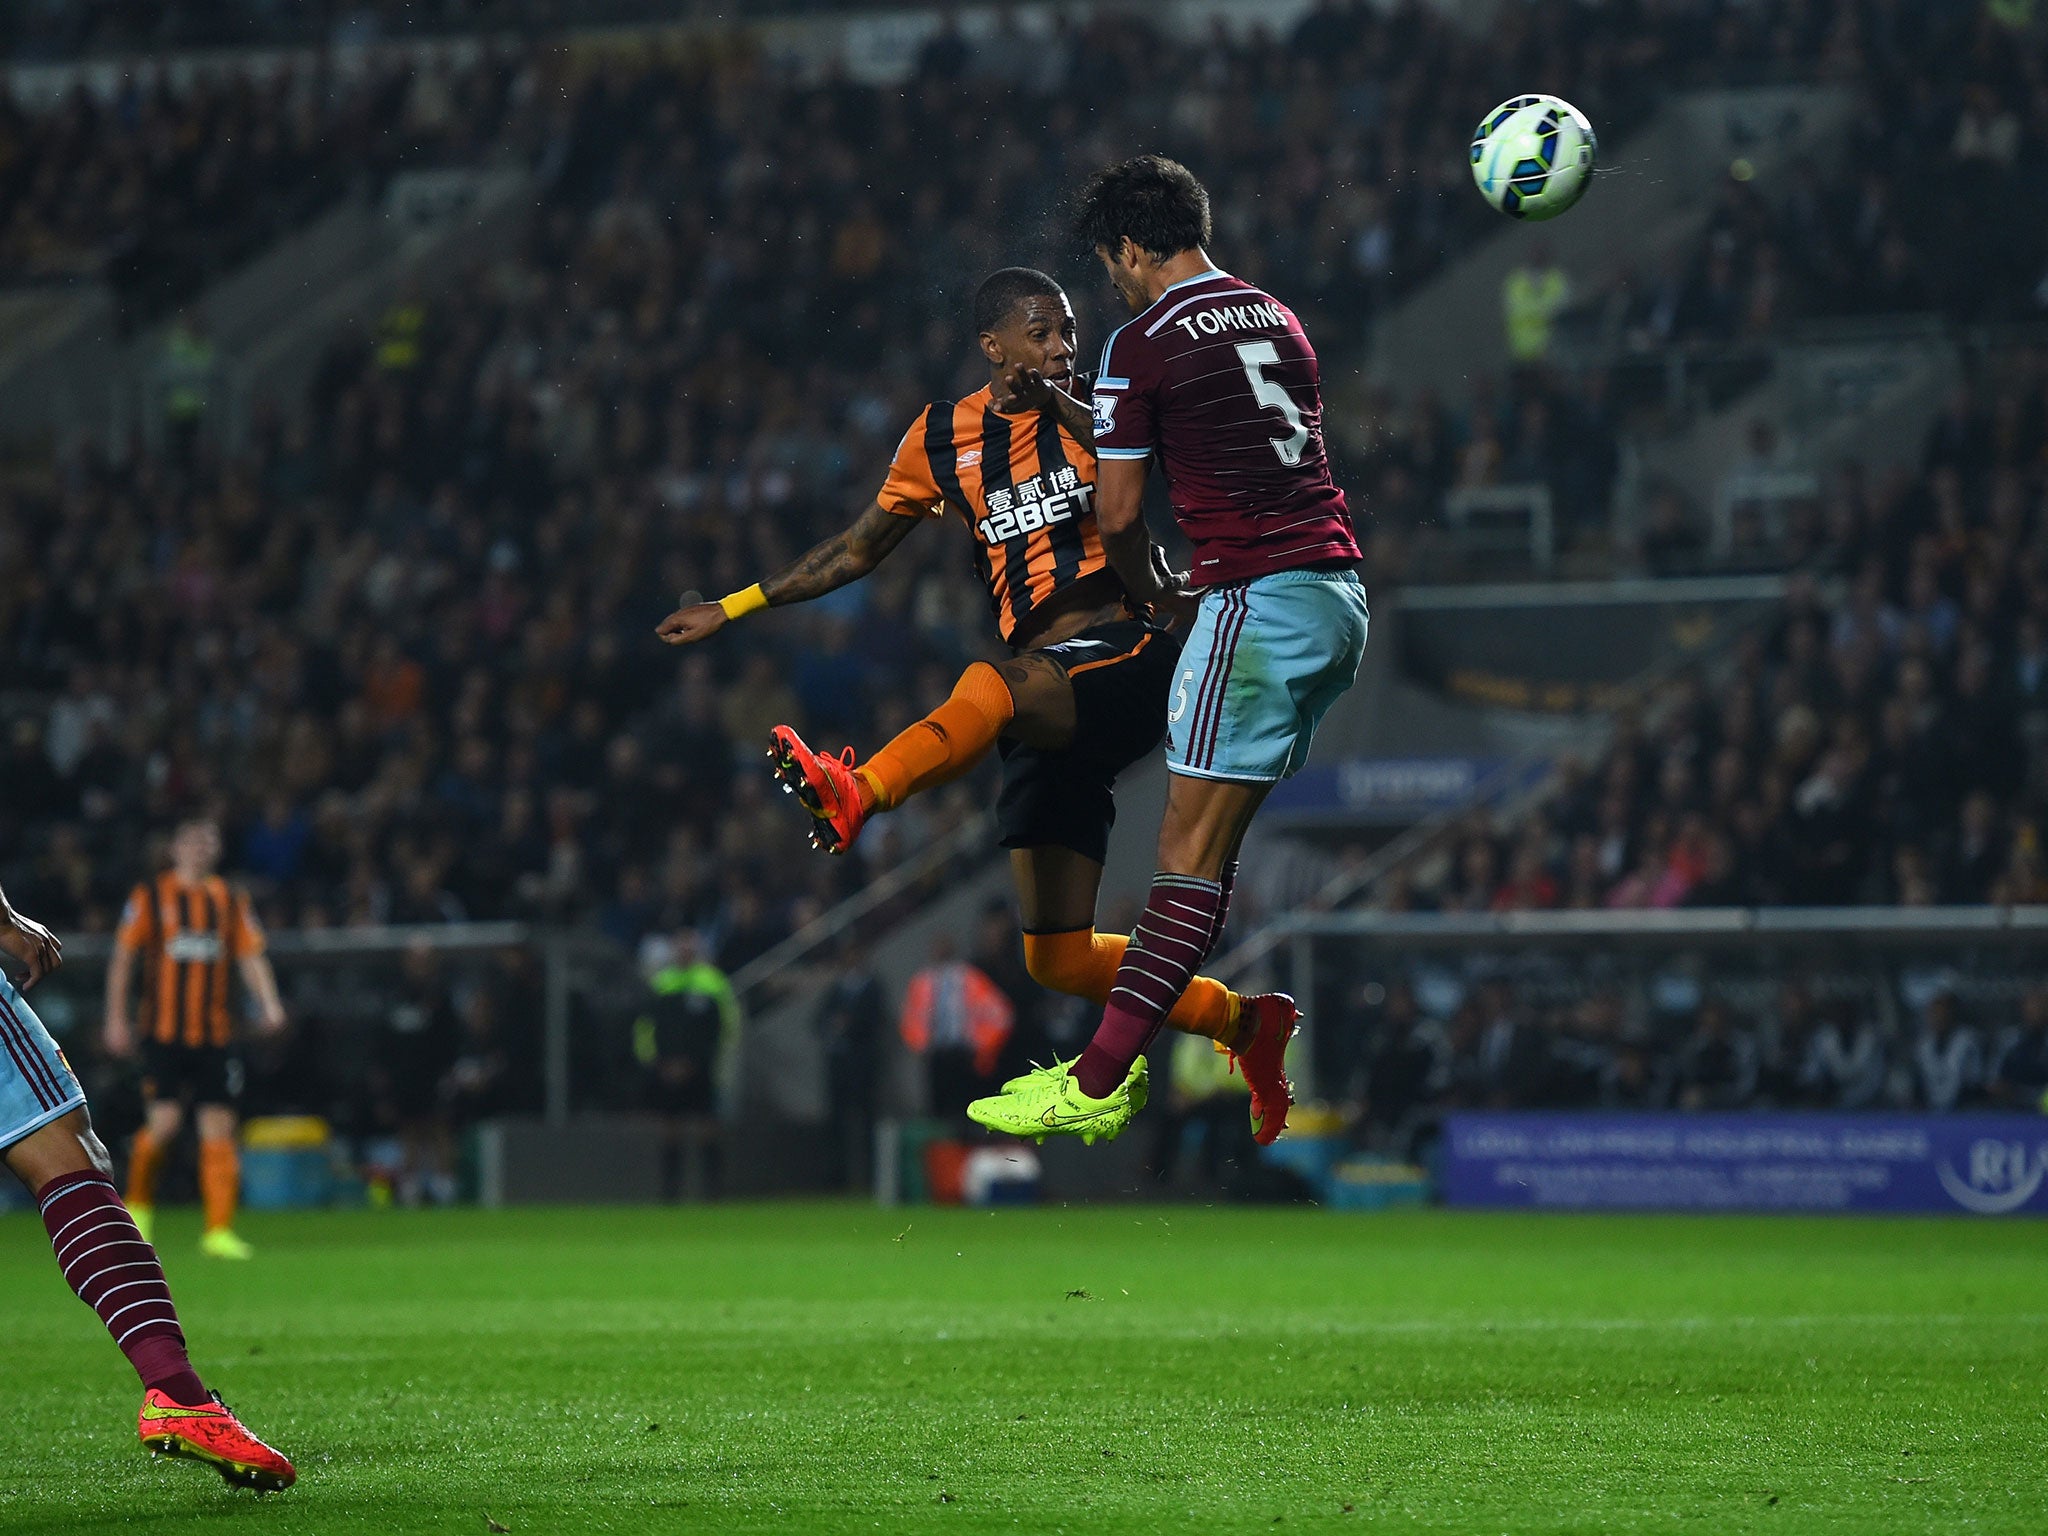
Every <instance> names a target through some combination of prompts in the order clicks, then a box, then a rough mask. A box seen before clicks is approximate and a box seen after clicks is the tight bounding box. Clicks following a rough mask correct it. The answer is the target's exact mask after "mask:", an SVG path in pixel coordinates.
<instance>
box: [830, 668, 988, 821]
mask: <svg viewBox="0 0 2048 1536" xmlns="http://www.w3.org/2000/svg"><path fill="white" fill-rule="evenodd" d="M1016 718H1017V705H1016V701H1015V700H1013V699H1012V698H1011V697H1010V686H1009V684H1007V683H1005V682H1004V681H1003V674H1002V673H1000V672H998V671H997V670H996V669H995V668H994V667H992V666H990V665H989V664H988V663H987V662H985V661H977V662H976V663H975V664H974V665H973V666H971V667H969V668H968V669H967V670H966V671H965V672H962V673H961V674H960V681H959V682H957V683H955V684H954V685H953V696H952V697H951V698H950V699H948V700H946V702H945V703H943V704H941V705H940V706H939V707H938V708H937V709H935V710H933V711H932V712H931V713H930V714H928V715H926V716H925V717H924V718H923V719H922V720H920V721H918V722H917V724H915V725H913V726H911V727H910V729H908V730H907V731H904V732H903V733H902V734H901V735H899V736H898V737H897V738H896V739H895V740H894V741H892V742H890V743H889V744H888V745H887V746H886V747H883V748H882V749H881V750H880V751H879V752H877V753H875V755H874V756H873V757H870V758H869V759H868V760H867V761H866V762H864V763H862V764H861V765H860V766H859V767H858V768H856V769H854V771H853V773H854V777H855V778H856V779H857V780H858V781H859V782H860V786H861V801H862V805H861V809H862V810H867V811H892V810H894V809H895V808H896V807H897V806H899V805H901V804H902V803H903V802H904V801H906V800H908V799H909V798H910V797H911V796H912V795H915V794H921V793H923V792H924V791H925V790H927V789H936V788H938V786H939V785H941V784H950V783H952V782H953V780H955V779H957V778H959V777H960V775H962V774H963V773H966V772H967V771H968V770H969V769H970V768H972V767H973V766H974V765H975V764H976V763H978V762H980V761H981V759H982V756H983V754H985V753H986V752H987V751H988V749H989V748H990V747H992V746H994V745H995V744H996V738H997V737H998V736H1000V735H1002V734H1003V727H1004V726H1006V725H1008V724H1009V723H1010V722H1011V721H1012V720H1014V719H1016Z"/></svg>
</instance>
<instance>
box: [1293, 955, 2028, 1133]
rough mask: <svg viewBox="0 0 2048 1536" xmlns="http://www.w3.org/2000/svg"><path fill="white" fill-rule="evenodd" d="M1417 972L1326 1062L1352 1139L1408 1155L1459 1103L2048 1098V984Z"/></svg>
mask: <svg viewBox="0 0 2048 1536" xmlns="http://www.w3.org/2000/svg"><path fill="white" fill-rule="evenodd" d="M1411 969H1412V972H1414V973H1415V974H1410V975H1406V976H1403V977H1402V978H1401V979H1397V980H1394V981H1393V982H1392V983H1391V984H1382V983H1380V982H1377V981H1375V982H1368V983H1363V984H1356V985H1354V986H1352V987H1351V988H1350V989H1349V992H1348V994H1347V996H1346V998H1345V1002H1344V1006H1343V1008H1342V1011H1341V1014H1340V1016H1339V1018H1338V1019H1336V1020H1333V1022H1336V1023H1338V1024H1339V1025H1340V1030H1339V1033H1338V1039H1337V1042H1336V1044H1335V1046H1334V1047H1333V1048H1332V1049H1331V1050H1330V1051H1329V1052H1327V1053H1326V1054H1327V1057H1328V1065H1329V1068H1330V1069H1331V1076H1330V1077H1329V1078H1328V1079H1327V1081H1329V1082H1331V1083H1332V1084H1333V1085H1335V1086H1336V1087H1337V1088H1338V1090H1339V1095H1338V1096H1339V1097H1341V1098H1342V1099H1343V1100H1344V1101H1345V1102H1347V1103H1348V1104H1349V1105H1350V1108H1351V1113H1352V1117H1353V1121H1354V1134H1356V1135H1358V1136H1359V1137H1360V1138H1361V1139H1362V1140H1365V1141H1367V1142H1371V1143H1373V1144H1376V1145H1380V1146H1391V1147H1395V1148H1398V1149H1400V1150H1403V1151H1411V1150H1413V1149H1414V1147H1415V1146H1416V1145H1417V1144H1418V1143H1419V1142H1421V1141H1425V1140H1426V1139H1427V1138H1428V1137H1429V1136H1430V1135H1431V1134H1432V1132H1433V1127H1434V1124H1435V1121H1436V1119H1437V1117H1438V1116H1440V1115H1442V1114H1443V1113H1445V1112H1446V1111H1450V1110H1456V1109H1596V1108H1597V1109H1637V1110H1643V1109H1684V1110H1728V1109H1833V1110H1872V1109H1889V1108H1909V1109H1926V1110H1934V1111H1938V1112H1944V1113H1945V1112H1948V1111H1953V1110H1971V1109H2008V1110H2017V1111H2020V1112H2022V1113H2026V1112H2031V1111H2035V1110H2038V1109H2040V1108H2041V1107H2042V1103H2043V1095H2044V1093H2048V986H2042V985H2035V986H2034V987H2033V988H2032V989H2031V990H2029V991H2027V992H2025V993H2023V994H2022V995H2020V996H2018V997H2007V996H2004V995H2003V994H2001V993H2000V992H1999V991H1998V989H1997V988H1995V987H1994V988H1990V989H1975V990H1968V989H1965V988H1964V987H1962V986H1959V985H1958V984H1957V982H1956V979H1955V978H1948V977H1937V978H1933V979H1931V980H1930V979H1929V978H1925V977H1922V978H1920V979H1919V982H1918V983H1912V979H1911V978H1909V977H1907V976H1905V975H1903V974H1901V975H1899V976H1895V977H1892V978H1889V980H1888V983H1887V984H1888V985H1891V986H1892V987H1893V989H1894V999H1895V1003H1894V1006H1893V1007H1892V1008H1891V1009H1886V1008H1884V1007H1882V1006H1881V1004H1880V1000H1879V998H1878V997H1877V996H1876V995H1875V994H1874V992H1873V991H1872V989H1871V987H1870V986H1869V985H1868V982H1869V978H1868V977H1867V976H1860V975H1859V976H1853V977H1841V976H1833V975H1828V974H1824V973H1816V974H1813V975H1801V976H1795V978H1794V979H1792V980H1790V981H1788V982H1785V983H1784V984H1782V985H1778V986H1775V987H1773V986H1770V985H1765V984H1758V985H1755V986H1750V987H1742V988H1730V989H1729V991H1730V992H1732V993H1735V994H1737V995H1736V996H1733V997H1731V996H1726V995H1722V994H1721V993H1718V992H1709V993H1707V994H1706V995H1704V996H1702V995H1700V992H1701V989H1700V987H1699V985H1698V983H1697V981H1696V980H1695V979H1694V978H1691V977H1686V976H1680V975H1673V976H1670V977H1666V978H1664V980H1665V982H1666V985H1665V986H1664V987H1661V988H1660V987H1656V986H1653V987H1649V988H1642V987H1631V986H1628V985H1624V984H1619V983H1613V984H1610V983H1608V982H1605V981H1603V980H1600V979H1599V978H1598V977H1597V976H1596V977H1595V978H1594V979H1593V980H1592V981H1591V982H1590V983H1588V982H1586V980H1585V978H1584V977H1583V976H1579V977H1572V976H1571V975H1570V969H1575V968H1567V969H1565V970H1559V971H1557V972H1556V973H1554V974H1551V975H1550V976H1549V977H1548V981H1549V983H1551V984H1550V985H1543V984H1540V983H1539V984H1536V985H1531V984H1530V983H1531V980H1532V978H1530V977H1528V976H1521V977H1517V976H1515V975H1513V974H1512V973H1509V974H1502V975H1499V976H1496V977H1494V978H1492V979H1486V980H1480V981H1477V982H1468V981H1467V980H1465V979H1460V978H1453V977H1451V976H1449V975H1447V974H1444V973H1442V972H1436V973H1433V974H1432V973H1430V972H1429V971H1428V970H1427V968H1425V967H1420V966H1417V967H1413V968H1411ZM1979 992H1984V993H1985V994H1986V995H1981V996H1980V995H1977V994H1978V993H1979ZM1674 993H1677V994H1683V996H1676V995H1673V994H1674ZM1660 994H1662V995H1660ZM1660 1004H1662V1006H1660ZM1888 1013H1890V1014H1896V1015H1897V1017H1896V1019H1893V1020H1890V1021H1888V1020H1887V1017H1886V1015H1887V1014H1888Z"/></svg>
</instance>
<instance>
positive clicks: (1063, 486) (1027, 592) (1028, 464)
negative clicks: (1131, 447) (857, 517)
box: [875, 388, 1108, 643]
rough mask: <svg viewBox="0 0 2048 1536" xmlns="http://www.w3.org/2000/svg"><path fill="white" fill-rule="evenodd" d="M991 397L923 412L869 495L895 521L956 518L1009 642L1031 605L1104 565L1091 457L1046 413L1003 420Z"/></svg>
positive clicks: (1025, 626) (1024, 627) (981, 393)
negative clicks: (878, 488)
mask: <svg viewBox="0 0 2048 1536" xmlns="http://www.w3.org/2000/svg"><path fill="white" fill-rule="evenodd" d="M993 400H994V397H993V395H992V393H991V392H990V391H989V390H988V389H986V388H983V389H979V390H976V391H975V392H974V393H973V394H971V395H969V396H968V397H967V398H966V399H964V400H960V401H957V402H956V401H951V400H941V401H938V402H936V403H935V404H932V405H929V406H927V407H925V411H924V414H923V415H922V416H920V417H919V418H918V419H917V420H916V421H915V422H913V423H912V424H911V428H910V430H909V431H908V432H906V433H904V434H903V442H902V444H901V445H900V446H899V447H898V448H897V450H896V458H895V461H894V462H893V463H891V464H890V466H889V478H888V480H887V481H886V482H885V483H884V484H883V486H882V489H881V491H880V492H879V493H878V494H877V495H876V497H875V499H876V501H878V502H880V503H881V505H882V508H883V510H884V511H888V512H894V513H896V514H897V515H899V516H902V517H943V516H945V513H946V509H947V508H948V507H951V508H952V509H953V510H954V511H956V512H958V513H959V514H960V517H961V520H962V521H963V522H965V523H966V525H967V527H968V530H969V532H971V533H972V534H973V536H974V542H975V564H976V568H977V569H978V570H979V571H980V573H981V577H982V579H983V580H984V581H986V582H987V583H988V591H989V600H990V602H991V603H992V604H993V605H994V607H995V614H996V624H997V627H998V628H999V629H1000V630H1001V631H1002V636H1003V639H1004V640H1006V641H1011V642H1013V643H1014V642H1015V640H1016V638H1017V636H1018V635H1019V634H1020V633H1026V632H1028V631H1029V629H1030V623H1029V619H1030V615H1031V612H1032V610H1033V609H1034V608H1036V607H1037V606H1038V605H1039V604H1041V603H1043V602H1045V600H1046V599H1047V598H1049V597H1051V596H1052V594H1053V593H1055V592H1057V591H1058V590H1059V589H1060V588H1062V587H1065V586H1069V585H1071V584H1072V583H1073V582H1075V581H1078V580H1079V579H1080V578H1081V577H1083V576H1087V575H1090V574H1092V573H1094V572H1096V571H1099V570H1102V569H1103V568H1104V567H1105V566H1107V564H1108V559H1107V557H1106V556H1105V555H1104V554H1103V552H1102V535H1101V534H1100V533H1099V532H1098V531H1097V530H1096V527H1095V460H1094V458H1093V457H1091V456H1090V454H1089V453H1088V451H1087V449H1085V448H1083V447H1082V446H1081V445H1080V444H1079V443H1077V442H1076V441H1075V440H1074V439H1073V438H1072V437H1070V436H1068V435H1067V432H1066V430H1065V429H1064V428H1063V427H1061V426H1060V424H1059V422H1058V421H1057V420H1056V419H1055V418H1054V417H1053V416H1052V415H1051V413H1049V412H1047V413H1044V414H1040V413H1039V412H1035V411H1034V412H1032V413H1031V414H1029V415H1025V416H1006V415H1004V414H1003V413H1002V412H1000V411H998V410H996V409H995V406H994V403H993Z"/></svg>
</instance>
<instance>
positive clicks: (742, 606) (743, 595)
mask: <svg viewBox="0 0 2048 1536" xmlns="http://www.w3.org/2000/svg"><path fill="white" fill-rule="evenodd" d="M718 606H719V607H721V608H723V609H724V610H725V616H726V617H727V618H728V619H744V618H745V617H746V616H747V615H748V614H750V613H752V612H753V611H754V610H755V609H756V608H766V607H767V606H768V594H767V593H766V592H763V591H762V590H761V583H759V582H758V581H757V582H755V583H754V584H753V585H752V586H751V587H749V588H747V590H746V591H744V592H735V593H733V595H732V596H730V597H721V598H720V599H719V600H718Z"/></svg>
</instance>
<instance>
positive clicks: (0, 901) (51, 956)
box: [0, 891, 64, 992]
mask: <svg viewBox="0 0 2048 1536" xmlns="http://www.w3.org/2000/svg"><path fill="white" fill-rule="evenodd" d="M0 950H4V951H5V952H6V953H7V954H9V955H11V956H13V957H14V959H16V960H18V961H20V962H21V964H22V965H23V966H24V967H26V968H27V971H28V975H27V977H26V978H25V979H24V980H23V981H22V984H21V987H22V990H23V991H24V992H26V991H27V990H28V989H29V988H30V987H32V986H34V985H35V984H36V983H37V982H39V981H41V980H42V979H43V978H44V977H45V976H47V975H49V974H50V972H52V971H54V970H55V969H57V967H58V966H60V965H62V964H63V963H64V946H63V945H62V944H60V943H58V942H57V936H56V935H55V934H54V933H52V932H50V930H49V929H47V928H45V927H44V926H43V925H42V924H41V923H39V922H37V921H36V920H35V919H34V918H32V917H23V916H22V915H21V914H20V913H19V912H17V911H15V910H14V907H13V905H12V903H10V902H9V901H8V900H7V893H6V892H5V891H0Z"/></svg>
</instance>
